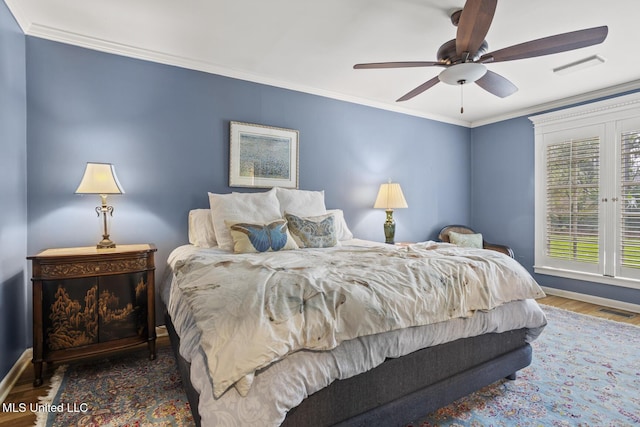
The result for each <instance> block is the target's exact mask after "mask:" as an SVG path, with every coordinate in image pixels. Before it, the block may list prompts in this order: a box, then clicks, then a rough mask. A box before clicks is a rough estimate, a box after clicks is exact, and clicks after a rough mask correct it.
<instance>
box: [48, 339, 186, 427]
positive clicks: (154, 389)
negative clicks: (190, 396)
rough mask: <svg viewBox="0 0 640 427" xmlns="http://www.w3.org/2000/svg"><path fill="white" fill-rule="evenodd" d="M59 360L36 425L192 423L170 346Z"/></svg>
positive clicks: (89, 426) (90, 425) (61, 426)
mask: <svg viewBox="0 0 640 427" xmlns="http://www.w3.org/2000/svg"><path fill="white" fill-rule="evenodd" d="M148 355H149V353H148V351H147V350H146V349H145V350H142V351H138V352H134V353H130V354H126V355H120V356H115V357H110V358H105V359H102V360H99V361H93V362H79V363H75V364H70V365H68V366H67V365H63V366H60V368H58V370H57V371H56V374H55V375H54V377H53V378H52V387H51V390H50V393H49V396H48V397H47V398H45V399H42V401H41V403H42V405H44V406H42V407H41V410H39V411H38V413H37V416H38V420H37V422H36V426H46V427H57V426H60V427H70V426H88V427H93V426H113V427H115V426H118V427H120V426H135V427H142V426H192V425H194V422H193V417H192V415H191V409H190V407H189V403H188V401H187V396H186V394H185V392H184V388H183V387H182V382H181V380H180V374H179V373H178V367H177V365H176V361H175V358H174V356H173V352H172V350H171V347H160V348H159V349H158V351H157V357H156V360H153V361H150V360H149V357H148Z"/></svg>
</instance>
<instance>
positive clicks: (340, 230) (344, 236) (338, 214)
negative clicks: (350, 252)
mask: <svg viewBox="0 0 640 427" xmlns="http://www.w3.org/2000/svg"><path fill="white" fill-rule="evenodd" d="M327 213H332V214H333V216H334V217H335V227H336V238H337V239H338V240H351V239H353V233H352V232H351V230H349V227H348V226H347V221H345V219H344V212H342V209H327Z"/></svg>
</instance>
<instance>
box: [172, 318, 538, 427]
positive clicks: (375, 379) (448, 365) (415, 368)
mask: <svg viewBox="0 0 640 427" xmlns="http://www.w3.org/2000/svg"><path fill="white" fill-rule="evenodd" d="M165 322H166V327H167V330H168V331H169V337H170V339H171V344H172V346H173V349H174V353H175V356H176V360H177V361H178V368H179V371H180V375H181V377H182V380H183V384H184V386H185V390H186V392H187V397H188V399H189V404H190V405H191V411H192V412H193V415H194V419H195V420H196V425H198V426H200V416H199V415H198V401H199V397H198V393H197V392H196V391H195V390H194V389H193V387H192V386H191V382H190V375H189V372H190V364H189V363H188V362H187V361H186V360H185V359H184V358H183V357H182V356H181V355H180V353H179V351H178V349H179V343H180V338H179V337H178V335H177V333H176V331H175V329H174V327H173V323H172V321H171V317H170V316H169V314H168V313H167V314H165ZM525 335H526V329H518V330H513V331H507V332H503V333H499V334H496V333H491V334H484V335H480V336H477V337H471V338H464V339H459V340H456V341H452V342H449V343H445V344H440V345H437V346H433V347H429V348H425V349H422V350H418V351H416V352H413V353H411V354H408V355H406V356H403V357H399V358H395V359H387V360H386V361H385V362H384V363H383V364H382V365H380V366H377V367H376V368H374V369H372V370H370V371H368V372H365V373H362V374H360V375H356V376H354V377H351V378H348V379H344V380H336V381H334V382H333V383H332V384H331V385H329V386H328V387H326V388H324V389H322V390H320V391H318V392H316V393H314V394H312V395H311V396H309V397H307V398H306V399H305V400H304V401H303V402H302V403H301V404H300V405H298V406H297V407H296V408H293V409H292V410H291V411H289V413H288V415H287V417H286V419H285V421H284V423H283V424H282V425H283V426H288V427H291V426H300V425H305V426H332V425H338V426H344V427H346V426H349V427H351V426H373V425H384V426H398V427H400V426H405V425H407V424H408V423H410V422H412V421H415V420H416V419H419V418H420V417H423V416H425V415H427V414H429V413H430V412H432V411H434V410H436V409H438V408H441V407H443V406H445V405H447V404H449V403H451V402H453V401H454V400H456V399H459V398H460V397H463V396H466V395H468V394H470V393H472V392H474V391H476V390H478V389H480V388H482V387H484V386H486V385H489V384H491V383H494V382H496V381H498V380H500V379H502V378H505V377H509V378H515V373H516V371H518V370H520V369H522V368H524V367H526V366H528V365H529V364H530V363H531V357H532V352H531V346H530V345H529V344H527V343H526V341H525Z"/></svg>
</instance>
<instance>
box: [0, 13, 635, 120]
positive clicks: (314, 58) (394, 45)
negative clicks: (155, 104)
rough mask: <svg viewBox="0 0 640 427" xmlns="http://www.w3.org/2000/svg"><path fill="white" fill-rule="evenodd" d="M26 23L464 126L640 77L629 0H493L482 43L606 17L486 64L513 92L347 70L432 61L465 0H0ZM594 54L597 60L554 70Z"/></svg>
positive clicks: (29, 28) (53, 33) (414, 72)
mask: <svg viewBox="0 0 640 427" xmlns="http://www.w3.org/2000/svg"><path fill="white" fill-rule="evenodd" d="M5 3H6V4H7V5H8V7H9V9H10V10H11V11H12V13H13V14H14V16H15V17H16V20H17V21H18V23H19V24H20V26H21V27H22V29H23V31H24V32H25V34H28V35H32V36H36V37H42V38H46V39H51V40H56V41H61V42H65V43H70V44H74V45H79V46H83V47H88V48H91V49H97V50H101V51H106V52H111V53H117V54H121V55H126V56H131V57H135V58H141V59H147V60H151V61H156V62H160V63H165V64H171V65H177V66H181V67H186V68H191V69H196V70H200V71H206V72H211V73H215V74H221V75H225V76H231V77H236V78H240V79H245V80H250V81H255V82H259V83H265V84H270V85H274V86H278V87H284V88H289V89H294V90H300V91H303V92H308V93H313V94H318V95H323V96H328V97H332V98H337V99H342V100H347V101H351V102H357V103H361V104H365V105H371V106H375V107H379V108H385V109H389V110H393V111H400V112H403V113H408V114H412V115H417V116H421V117H427V118H432V119H436V120H441V121H445V122H449V123H455V124H460V125H464V126H472V127H473V126H479V125H482V124H485V123H490V122H493V121H497V120H502V119H505V118H509V117H515V116H520V115H523V114H531V113H533V112H536V111H540V110H541V109H546V108H550V107H555V106H560V105H566V104H568V103H573V102H576V101H581V100H586V99H592V98H595V97H598V96H602V95H608V94H611V93H616V92H620V91H622V90H627V89H636V88H640V59H639V56H638V54H637V52H636V47H637V46H636V44H637V43H640V35H639V33H638V23H637V21H638V18H639V17H640V2H639V1H638V0H608V1H603V0H562V1H558V0H537V1H531V0H502V1H500V2H499V3H498V7H497V10H496V13H495V16H494V19H493V24H492V26H491V29H490V30H489V33H488V35H487V37H486V39H487V42H488V43H489V51H493V50H497V49H500V48H503V47H507V46H510V45H513V44H518V43H521V42H525V41H529V40H531V39H537V38H542V37H546V36H550V35H555V34H559V33H565V32H569V31H575V30H580V29H584V28H590V27H596V26H601V25H608V26H609V35H608V37H607V39H606V40H605V42H604V43H602V44H600V45H596V46H591V47H587V48H583V49H579V50H575V51H571V52H565V53H559V54H555V55H549V56H545V57H538V58H531V59H525V60H519V61H511V62H503V63H496V64H490V65H488V68H489V69H490V70H492V71H494V72H497V73H499V74H501V75H503V76H504V77H506V78H508V79H509V80H511V81H512V82H513V83H514V84H515V85H516V86H518V88H519V91H518V92H516V93H515V94H514V95H512V96H510V97H508V98H504V99H501V98H498V97H496V96H494V95H491V94H489V93H488V92H485V91H484V90H483V89H481V88H480V87H478V86H477V85H466V86H465V87H464V114H462V115H461V114H460V102H461V94H460V88H459V87H457V86H450V85H446V84H444V83H439V84H438V85H436V86H435V87H433V88H431V89H429V90H427V91H426V92H424V93H423V94H421V95H419V96H417V97H415V98H413V99H411V100H409V101H406V102H403V103H396V102H395V100H396V99H398V98H399V97H400V96H401V95H404V94H405V93H406V92H408V91H409V90H411V89H413V88H414V87H416V86H418V85H420V84H422V83H423V82H425V81H427V80H429V79H431V78H432V77H435V76H436V75H437V74H438V73H439V71H441V69H440V68H434V67H432V68H406V69H394V70H391V69H382V70H354V69H353V65H354V64H355V63H359V62H383V61H413V60H436V52H437V50H438V48H439V47H440V45H441V44H443V43H444V42H446V41H448V40H450V39H453V38H455V34H456V27H454V26H453V25H452V24H451V22H450V20H449V15H450V12H451V11H452V10H455V9H459V8H461V7H462V6H463V5H464V0H440V1H437V0H320V1H318V0H314V1H310V0H189V1H178V0H135V1H132V0H85V1H78V0H46V1H42V0H5ZM595 54H598V55H600V56H601V57H603V58H605V59H606V62H605V63H604V64H603V65H599V66H597V67H593V68H589V69H585V70H581V71H577V72H575V73H572V74H568V75H556V74H554V73H553V72H552V69H553V68H556V67H559V66H562V65H565V64H568V63H571V62H574V61H577V60H580V59H583V58H586V57H589V56H591V55H595Z"/></svg>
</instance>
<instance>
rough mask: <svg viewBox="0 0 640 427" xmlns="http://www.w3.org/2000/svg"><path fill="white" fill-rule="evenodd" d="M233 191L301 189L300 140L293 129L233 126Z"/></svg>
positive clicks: (231, 134) (230, 170)
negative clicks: (244, 188)
mask: <svg viewBox="0 0 640 427" xmlns="http://www.w3.org/2000/svg"><path fill="white" fill-rule="evenodd" d="M229 134H230V155H229V186H230V187H255V188H270V187H285V188H298V136H299V132H298V131H297V130H293V129H283V128H276V127H271V126H262V125H255V124H251V123H241V122H231V129H230V132H229Z"/></svg>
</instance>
